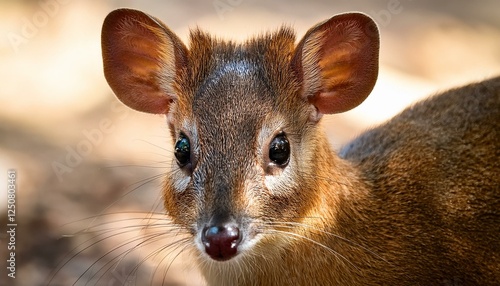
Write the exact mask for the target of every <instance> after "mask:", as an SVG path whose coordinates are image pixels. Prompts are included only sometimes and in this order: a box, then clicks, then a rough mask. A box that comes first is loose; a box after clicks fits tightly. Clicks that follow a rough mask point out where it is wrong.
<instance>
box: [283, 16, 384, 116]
mask: <svg viewBox="0 0 500 286" xmlns="http://www.w3.org/2000/svg"><path fill="white" fill-rule="evenodd" d="M379 45H380V42H379V34H378V29H377V26H376V24H375V22H373V20H372V19H371V18H370V17H368V16H366V15H364V14H360V13H349V14H341V15H337V16H334V17H332V18H330V19H329V20H327V21H325V22H323V23H320V24H318V25H316V26H314V27H313V28H311V29H310V30H309V31H308V32H307V33H306V35H305V36H304V38H302V40H301V41H300V42H299V44H298V45H297V47H296V49H295V52H294V55H293V58H292V69H293V70H294V72H295V73H296V74H297V75H298V77H299V81H300V83H301V85H302V96H303V97H304V98H306V99H307V100H308V101H309V102H310V103H311V104H313V105H314V106H315V107H316V109H317V110H318V111H319V113H320V114H329V113H338V112H344V111H347V110H349V109H351V108H354V107H356V106H357V105H359V104H360V103H361V102H363V100H365V98H366V97H367V96H368V95H369V94H370V92H371V90H372V89H373V86H374V85H375V81H376V80H377V75H378V52H379Z"/></svg>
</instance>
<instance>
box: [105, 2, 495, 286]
mask: <svg viewBox="0 0 500 286" xmlns="http://www.w3.org/2000/svg"><path fill="white" fill-rule="evenodd" d="M122 22H125V23H131V22H133V23H138V24H137V25H139V27H141V29H139V30H140V31H141V32H140V35H137V36H136V37H132V38H134V39H137V38H138V39H141V38H144V39H143V40H139V41H140V42H141V41H145V42H146V43H148V44H149V43H151V42H153V43H154V42H156V43H157V44H158V45H159V46H158V47H157V50H155V49H154V46H153V47H152V50H151V51H148V52H147V53H146V56H144V54H145V53H144V52H142V51H140V50H138V49H137V48H136V47H137V46H139V47H140V46H141V45H137V44H136V43H135V42H133V43H128V42H127V39H123V37H122V38H120V37H117V36H116V33H118V35H120V33H121V34H123V33H129V32H130V33H132V34H133V30H134V29H130V27H129V26H128V25H121V26H120V23H122ZM144 23H147V25H145V24H144ZM111 27H122V28H124V29H127V30H126V31H125V32H124V31H121V30H120V28H117V31H114V30H112V28H111ZM127 27H129V28H127ZM374 27H375V26H374V25H373V22H372V21H371V20H369V18H367V17H366V16H363V15H360V14H344V15H340V16H336V17H333V18H331V19H329V20H327V21H325V22H323V23H321V24H319V25H317V26H315V27H313V28H312V29H311V30H310V31H309V32H308V33H307V34H306V36H305V37H304V38H303V39H302V41H300V42H299V44H297V45H295V36H294V34H293V32H292V31H291V30H290V29H288V28H282V29H280V30H279V31H277V32H275V33H270V34H266V35H263V36H260V37H257V38H254V39H252V40H249V41H247V42H245V43H243V44H235V43H232V42H224V41H221V40H218V39H214V38H213V37H211V36H209V35H207V34H205V33H203V32H201V31H199V30H195V31H193V32H192V33H191V40H190V46H189V48H185V47H184V45H183V44H182V43H180V41H179V40H178V38H177V37H176V36H175V35H174V34H173V33H172V32H171V31H170V30H168V28H167V27H166V26H165V25H163V24H161V23H159V21H158V20H156V19H154V18H152V17H150V16H148V15H146V14H143V13H141V12H138V11H133V10H126V9H122V10H117V11H114V12H112V13H111V14H110V16H108V18H107V20H106V21H105V24H104V27H103V58H104V65H105V73H106V78H107V80H108V82H109V83H110V85H111V87H112V88H113V90H114V91H115V93H116V94H117V96H118V97H119V98H120V100H122V101H123V102H124V103H126V104H127V105H129V106H130V107H132V108H135V109H137V110H140V111H146V112H152V113H165V114H166V116H167V118H168V122H169V126H170V132H171V134H172V136H173V144H175V142H176V140H177V138H179V136H180V134H181V133H183V134H185V135H186V136H187V137H188V138H189V140H190V143H191V150H192V151H191V152H192V160H191V161H190V165H189V166H187V167H184V168H180V167H178V166H177V164H176V163H175V162H173V164H172V171H171V172H169V173H168V174H167V179H166V181H165V185H164V190H163V193H164V201H165V209H166V210H167V213H168V215H169V216H170V217H171V218H172V221H173V222H174V223H175V224H176V225H178V226H180V227H181V228H182V229H184V230H185V231H186V232H188V233H189V234H191V235H192V237H193V240H192V243H190V245H189V248H190V249H191V250H192V251H193V253H194V255H195V257H196V260H197V261H198V265H199V267H200V269H201V271H202V273H203V275H204V276H205V278H206V279H207V281H208V283H209V284H210V285H497V284H498V283H500V238H499V234H500V214H499V210H500V190H499V186H500V178H499V176H498V175H499V174H500V163H499V161H500V160H499V158H500V156H499V155H500V78H496V79H492V80H489V81H485V82H482V83H478V84H475V85H470V86H467V87H464V88H461V89H458V90H452V91H449V92H447V93H444V94H442V95H439V96H435V97H433V98H431V99H429V100H427V101H425V102H422V103H419V104H416V105H415V106H413V107H410V108H409V109H407V110H406V111H404V112H403V113H402V114H400V115H399V116H397V117H395V118H394V119H393V120H391V121H389V122H388V123H386V124H384V125H382V126H380V127H378V128H375V129H372V130H370V131H367V132H366V133H364V134H363V135H361V136H360V137H359V138H357V139H356V140H354V141H353V142H352V143H351V144H349V145H348V146H346V147H345V148H344V149H343V150H342V151H341V152H340V154H339V155H337V154H334V153H333V152H332V150H331V148H330V146H329V144H328V142H327V140H326V137H325V135H324V134H323V132H322V130H321V126H320V124H318V120H319V119H320V118H321V115H322V114H324V113H334V112H342V111H345V110H348V109H350V108H352V107H354V106H356V105H357V104H359V103H360V102H361V101H363V100H364V98H366V96H367V95H368V93H369V92H370V91H371V89H372V87H373V84H374V83H375V80H376V77H377V69H378V61H377V60H378V59H377V55H378V37H376V36H375V35H374V33H376V29H374ZM143 29H146V31H144V30H143ZM131 30H132V32H131ZM127 35H128V34H127ZM339 35H340V36H339ZM134 41H135V40H134ZM162 45H163V46H162ZM165 45H166V46H165ZM131 47H132V48H131ZM166 47H168V49H170V50H172V51H173V53H174V55H172V54H170V53H168V52H165V50H166V49H167V48H166ZM168 49H167V50H168ZM122 54H132V55H133V57H132V58H134V60H133V61H129V60H128V59H127V58H126V57H121V56H116V55H122ZM158 55H161V56H158ZM137 59H139V60H137ZM141 59H142V60H141ZM141 61H143V62H147V63H148V66H151V67H153V68H152V69H146V70H148V71H150V73H149V74H147V73H146V74H147V76H144V74H145V73H144V70H143V69H142V68H141V66H135V65H137V63H139V65H140V62H141ZM130 66H131V67H132V68H126V67H130ZM170 66H175V71H172V70H167V71H165V70H164V69H166V68H168V67H170ZM137 71H140V72H137ZM172 74H175V75H176V76H175V77H172V76H171V75H172ZM122 84H124V86H125V87H127V88H126V90H124V88H123V86H121V85H122ZM151 89H152V90H153V91H152V92H150V91H149V90H151ZM162 94H163V95H162ZM158 96H160V97H158ZM162 97H163V98H165V99H166V100H158V98H162ZM138 103H139V104H138ZM159 105H160V106H159ZM279 132H285V133H286V135H287V138H288V140H289V141H290V148H291V157H290V162H289V163H288V165H287V166H286V167H284V168H281V167H278V166H275V165H273V164H270V162H269V158H268V150H269V147H268V146H269V144H270V141H271V140H272V139H273V138H274V136H276V134H277V133H279ZM214 221H215V222H228V221H230V222H234V223H236V224H237V226H238V227H239V230H240V232H241V236H242V237H243V238H242V242H241V243H240V245H239V246H238V247H239V248H238V251H239V252H238V254H237V255H236V256H235V257H232V258H231V259H229V260H227V261H224V262H220V261H215V260H212V259H211V258H210V257H208V256H207V255H206V254H205V253H204V251H203V247H202V244H201V243H200V242H199V238H200V231H201V230H202V229H203V227H204V226H206V225H209V224H211V223H213V222H214Z"/></svg>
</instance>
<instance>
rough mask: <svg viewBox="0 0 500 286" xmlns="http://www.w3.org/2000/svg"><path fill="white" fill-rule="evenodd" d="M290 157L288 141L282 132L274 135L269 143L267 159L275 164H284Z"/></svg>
mask: <svg viewBox="0 0 500 286" xmlns="http://www.w3.org/2000/svg"><path fill="white" fill-rule="evenodd" d="M289 158H290V143H288V139H286V136H285V134H284V133H280V134H278V135H277V136H276V137H274V139H273V141H272V142H271V145H269V159H271V161H272V162H273V163H275V164H276V165H280V166H285V165H286V164H287V163H288V159H289Z"/></svg>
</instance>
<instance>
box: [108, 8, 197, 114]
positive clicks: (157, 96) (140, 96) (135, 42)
mask: <svg viewBox="0 0 500 286" xmlns="http://www.w3.org/2000/svg"><path fill="white" fill-rule="evenodd" d="M101 46H102V59H103V64H104V75H105V77H106V80H107V81H108V84H109V85H110V87H111V89H112V90H113V92H114V93H115V94H116V96H117V97H118V98H119V99H120V100H121V101H122V102H123V103H125V104H126V105H128V106H129V107H131V108H133V109H136V110H139V111H143V112H149V113H155V114H160V113H167V112H168V110H169V106H170V103H171V102H172V101H173V100H175V98H176V93H175V88H174V82H175V79H176V77H177V76H178V73H179V71H180V70H182V69H183V68H184V66H185V65H186V63H187V49H186V47H185V46H184V45H183V44H182V42H181V41H180V40H179V38H177V36H176V35H175V34H174V33H172V32H171V31H170V30H169V29H168V28H167V27H166V26H165V25H164V24H163V23H161V22H160V21H159V20H157V19H155V18H153V17H151V16H149V15H147V14H145V13H143V12H140V11H137V10H131V9H118V10H115V11H113V12H111V13H109V15H108V16H107V17H106V19H105V20H104V24H103V27H102V34H101Z"/></svg>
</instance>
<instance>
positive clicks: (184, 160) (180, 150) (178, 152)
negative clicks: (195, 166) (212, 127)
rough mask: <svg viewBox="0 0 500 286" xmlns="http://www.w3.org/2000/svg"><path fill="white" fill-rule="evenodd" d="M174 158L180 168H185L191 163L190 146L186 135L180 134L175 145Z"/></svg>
mask: <svg viewBox="0 0 500 286" xmlns="http://www.w3.org/2000/svg"><path fill="white" fill-rule="evenodd" d="M174 154H175V158H176V159H177V164H179V166H180V167H184V166H186V165H187V164H188V163H189V162H190V161H191V146H190V144H189V139H188V138H187V137H186V135H184V134H182V133H181V135H180V136H179V139H178V140H177V142H176V143H175V152H174Z"/></svg>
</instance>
